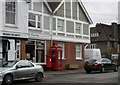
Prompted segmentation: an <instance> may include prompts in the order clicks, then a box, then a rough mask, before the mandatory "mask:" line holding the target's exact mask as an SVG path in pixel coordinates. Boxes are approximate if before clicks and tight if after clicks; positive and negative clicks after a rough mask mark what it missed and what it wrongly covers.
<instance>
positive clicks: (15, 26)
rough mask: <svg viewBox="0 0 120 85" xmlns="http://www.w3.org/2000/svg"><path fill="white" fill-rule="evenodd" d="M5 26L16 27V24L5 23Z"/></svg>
mask: <svg viewBox="0 0 120 85" xmlns="http://www.w3.org/2000/svg"><path fill="white" fill-rule="evenodd" d="M5 27H12V28H18V26H16V25H12V24H5Z"/></svg>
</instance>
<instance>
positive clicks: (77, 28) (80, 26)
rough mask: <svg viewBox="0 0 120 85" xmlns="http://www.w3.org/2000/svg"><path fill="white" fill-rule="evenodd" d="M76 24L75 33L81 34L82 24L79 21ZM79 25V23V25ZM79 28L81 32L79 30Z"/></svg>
mask: <svg viewBox="0 0 120 85" xmlns="http://www.w3.org/2000/svg"><path fill="white" fill-rule="evenodd" d="M75 24H76V25H75V26H76V27H75V33H76V34H81V29H82V24H81V23H78V22H76V23H75ZM78 25H79V27H78ZM78 30H79V33H78V32H77V31H78Z"/></svg>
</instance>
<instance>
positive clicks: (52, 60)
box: [46, 46, 62, 70]
mask: <svg viewBox="0 0 120 85" xmlns="http://www.w3.org/2000/svg"><path fill="white" fill-rule="evenodd" d="M46 60H47V67H51V68H52V69H53V70H62V47H60V46H51V47H50V55H47V59H46Z"/></svg>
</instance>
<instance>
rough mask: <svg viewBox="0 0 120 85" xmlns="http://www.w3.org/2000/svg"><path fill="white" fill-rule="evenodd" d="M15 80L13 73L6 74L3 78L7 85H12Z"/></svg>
mask: <svg viewBox="0 0 120 85" xmlns="http://www.w3.org/2000/svg"><path fill="white" fill-rule="evenodd" d="M12 82H13V77H12V76H11V75H5V77H4V78H3V84H5V85H11V84H12Z"/></svg>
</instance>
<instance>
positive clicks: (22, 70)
mask: <svg viewBox="0 0 120 85" xmlns="http://www.w3.org/2000/svg"><path fill="white" fill-rule="evenodd" d="M28 69H29V66H28V61H20V62H19V63H18V64H17V65H16V71H15V72H14V75H15V78H16V79H21V78H28V77H29V75H30V72H29V70H28Z"/></svg>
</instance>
